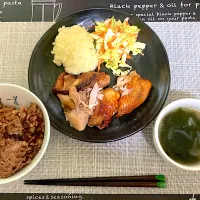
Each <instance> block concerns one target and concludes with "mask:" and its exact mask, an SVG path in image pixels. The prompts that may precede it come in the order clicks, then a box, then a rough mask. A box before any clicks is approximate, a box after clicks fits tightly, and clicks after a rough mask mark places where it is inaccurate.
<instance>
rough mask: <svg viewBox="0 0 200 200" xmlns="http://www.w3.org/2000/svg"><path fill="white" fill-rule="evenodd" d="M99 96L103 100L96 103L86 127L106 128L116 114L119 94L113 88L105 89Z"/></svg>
mask: <svg viewBox="0 0 200 200" xmlns="http://www.w3.org/2000/svg"><path fill="white" fill-rule="evenodd" d="M101 94H102V95H103V99H102V100H99V101H98V104H97V105H96V107H95V108H94V112H93V115H92V116H91V117H90V118H89V122H88V126H90V127H93V126H97V127H98V128H99V129H103V128H105V127H108V125H109V123H110V121H111V119H112V117H113V115H114V114H115V113H116V112H117V109H118V105H119V104H118V102H119V98H120V94H119V92H118V91H116V90H115V89H113V88H106V89H105V90H103V91H102V93H101Z"/></svg>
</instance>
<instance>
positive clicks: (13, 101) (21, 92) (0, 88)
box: [0, 84, 50, 184]
mask: <svg viewBox="0 0 200 200" xmlns="http://www.w3.org/2000/svg"><path fill="white" fill-rule="evenodd" d="M0 98H1V102H2V103H3V104H4V105H6V106H14V107H16V108H20V107H21V106H29V104H30V103H31V102H33V103H36V104H37V105H38V106H39V107H40V108H41V110H42V113H43V117H44V122H45V132H44V139H43V143H42V146H41V149H40V150H39V151H38V153H37V154H36V156H35V157H34V158H33V160H32V162H31V163H30V164H28V165H27V166H26V167H24V168H22V169H21V170H19V171H18V172H16V173H15V174H14V175H12V176H10V177H8V178H2V179H1V178H0V184H5V183H9V182H12V181H15V180H17V179H19V178H21V177H23V176H24V175H26V174H27V173H29V172H30V171H31V170H32V169H33V168H34V167H35V166H36V165H37V164H38V162H39V161H40V160H41V159H42V157H43V155H44V153H45V151H46V148H47V146H48V143H49V139H50V120H49V116H48V113H47V111H46V108H45V107H44V105H43V103H42V102H41V101H40V99H39V98H38V97H37V96H36V95H34V94H33V93H32V92H30V91H29V90H27V89H25V88H23V87H20V86H18V85H14V84H0Z"/></svg>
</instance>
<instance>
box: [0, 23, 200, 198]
mask: <svg viewBox="0 0 200 200" xmlns="http://www.w3.org/2000/svg"><path fill="white" fill-rule="evenodd" d="M51 25H52V23H0V30H1V31H0V32H1V37H0V74H1V75H0V82H1V83H2V82H5V83H14V84H18V85H20V86H23V87H26V88H28V76H27V73H28V64H29V59H30V56H31V53H32V50H33V48H34V46H35V45H36V43H37V41H38V40H39V39H40V37H41V36H42V35H43V33H44V32H45V31H46V30H47V29H48V28H49V27H50V26H51ZM148 25H150V26H151V27H152V28H153V29H154V30H155V32H156V33H157V34H158V35H159V37H160V39H161V40H162V41H163V43H164V45H165V47H166V50H167V52H168V56H169V61H170V65H171V76H172V80H171V89H170V92H169V96H168V99H167V102H166V104H168V103H169V102H171V101H174V100H176V99H180V98H183V97H194V98H200V86H199V80H200V56H199V52H200V50H199V49H200V37H199V32H200V23H197V22H195V23H180V22H178V23H164V22H163V23H155V22H154V23H148ZM152 127H153V122H152V123H151V124H150V125H149V126H148V127H146V128H145V129H144V130H143V131H141V132H139V133H137V134H136V135H133V136H131V137H129V138H126V139H123V140H120V141H117V142H113V143H107V144H92V143H85V142H81V141H77V140H74V139H71V138H69V137H67V136H65V135H63V134H62V133H60V132H58V131H57V130H55V129H54V128H53V127H52V128H51V139H50V144H49V146H48V149H47V152H46V154H45V156H44V157H43V159H42V160H41V162H40V163H39V164H38V165H37V167H36V168H34V169H33V170H32V171H31V172H30V173H29V174H28V175H26V176H25V177H23V178H22V179H20V180H18V181H15V182H13V183H10V184H7V185H0V192H11V193H14V192H17V193H19V192H25V193H30V192H58V193H62V192H64V193H99V194H101V193H102V194H103V193H104V194H105V193H107V194H109V193H110V194H114V193H115V194H127V193H129V194H133V193H142V194H144V193H199V192H200V189H199V188H200V180H199V176H200V172H186V171H182V170H179V169H176V168H174V167H172V166H170V165H168V164H166V163H164V161H163V159H162V158H160V156H159V155H158V153H157V152H156V150H155V148H154V145H153V139H152ZM158 173H162V174H165V175H166V176H167V179H168V184H167V188H166V189H163V190H161V189H151V188H101V187H55V186H27V185H26V186H25V185H23V180H24V179H36V178H37V179H39V178H63V177H89V176H90V177H91V176H117V175H121V176H123V175H127V176H128V175H140V174H158Z"/></svg>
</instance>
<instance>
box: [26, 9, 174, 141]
mask: <svg viewBox="0 0 200 200" xmlns="http://www.w3.org/2000/svg"><path fill="white" fill-rule="evenodd" d="M90 10H107V11H112V12H116V13H121V14H126V15H127V16H128V17H130V18H132V17H134V18H137V19H138V20H139V21H140V22H141V23H143V24H144V23H145V22H143V21H142V20H140V19H139V18H138V17H136V16H135V15H133V16H132V15H130V14H128V13H125V12H122V11H116V10H112V9H108V8H89V9H84V10H80V11H77V12H74V13H72V14H70V15H67V16H66V17H63V18H62V19H60V20H58V21H57V22H56V23H55V24H53V25H52V26H51V27H50V28H49V29H48V30H47V31H46V32H45V33H44V34H43V36H42V37H41V38H40V40H39V41H38V42H37V44H36V45H35V47H34V49H33V52H32V54H31V58H30V61H29V67H28V85H29V89H30V90H31V91H32V92H33V93H34V91H33V88H32V86H31V83H30V76H31V74H30V70H29V69H30V66H31V63H32V58H33V55H34V53H35V51H36V50H37V47H38V45H39V44H40V42H41V41H42V40H43V38H45V36H46V35H47V34H48V33H49V32H50V31H51V28H52V27H54V26H56V24H57V23H59V22H60V21H62V20H63V19H65V18H68V17H69V16H71V15H74V14H78V13H80V12H84V11H90ZM145 26H146V27H147V28H149V29H150V30H151V31H152V32H153V33H154V35H155V36H156V37H157V39H158V41H159V42H160V45H161V46H162V48H163V50H164V54H165V57H166V62H167V69H168V74H169V79H168V83H167V85H166V88H167V89H166V93H165V96H164V97H163V99H162V103H161V104H160V105H161V106H160V108H159V109H158V110H157V112H155V113H154V115H152V116H151V118H149V120H148V121H147V122H146V123H145V124H144V125H143V126H141V127H140V128H138V129H137V130H135V131H133V132H130V131H129V132H128V133H127V132H126V134H125V135H124V136H120V137H117V138H115V139H105V140H104V139H103V140H90V139H88V140H86V139H82V138H79V137H76V136H73V135H70V134H69V133H66V132H64V131H62V130H61V129H59V127H56V126H55V124H54V123H53V122H52V120H51V116H49V118H50V123H51V125H52V126H53V127H54V128H55V129H57V130H58V131H60V132H61V133H63V134H64V135H66V136H68V137H70V138H73V139H76V140H79V141H83V142H89V143H108V142H115V141H118V140H122V139H125V138H127V137H130V136H132V135H134V134H136V133H138V132H139V131H141V130H143V129H144V128H145V127H146V126H148V125H149V124H150V123H151V122H152V121H153V120H154V119H155V118H156V116H157V115H158V114H159V112H160V111H161V110H162V108H163V106H164V104H165V102H166V99H167V97H168V94H169V89H170V84H171V72H170V64H169V59H168V55H167V51H166V48H165V46H164V45H163V43H162V41H161V40H160V38H159V37H158V35H157V34H156V33H155V32H154V30H153V29H152V28H151V27H150V26H148V25H147V24H146V23H145ZM34 94H35V93H34ZM36 96H37V95H36Z"/></svg>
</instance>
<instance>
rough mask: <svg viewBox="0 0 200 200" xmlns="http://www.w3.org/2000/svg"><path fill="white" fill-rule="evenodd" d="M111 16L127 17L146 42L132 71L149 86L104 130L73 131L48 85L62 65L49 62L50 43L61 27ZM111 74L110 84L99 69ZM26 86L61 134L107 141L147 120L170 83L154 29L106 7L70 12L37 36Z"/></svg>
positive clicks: (157, 108) (135, 129) (87, 25)
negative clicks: (129, 110)
mask: <svg viewBox="0 0 200 200" xmlns="http://www.w3.org/2000/svg"><path fill="white" fill-rule="evenodd" d="M112 16H114V17H115V19H121V20H124V19H125V18H126V17H127V16H128V17H130V20H129V22H130V24H132V25H136V26H138V27H139V28H140V29H141V32H140V33H139V38H138V40H139V41H141V42H144V43H146V49H145V50H144V56H141V57H140V58H136V59H135V60H132V61H131V63H129V64H131V65H132V66H133V70H136V71H137V73H139V74H140V75H141V77H143V78H146V79H149V80H150V81H151V82H152V84H153V87H152V89H151V92H150V94H149V96H148V98H147V100H146V101H145V102H144V103H143V104H142V105H141V106H140V107H138V108H137V109H135V110H134V111H133V112H132V113H131V114H128V115H125V116H123V117H121V118H119V119H118V118H113V120H112V121H111V123H110V126H109V127H108V128H106V129H103V130H99V129H98V128H90V127H86V129H85V130H84V131H81V132H79V131H77V130H75V129H74V128H72V127H70V125H69V123H68V122H66V120H65V117H64V115H63V111H62V108H61V104H60V102H59V100H58V99H57V97H56V96H55V95H54V94H53V93H52V87H53V85H54V83H55V81H56V79H57V77H58V75H59V74H60V73H61V72H63V71H64V69H63V67H62V66H61V67H57V66H56V65H55V64H54V63H53V62H52V60H53V55H52V54H51V50H52V48H53V46H52V43H53V41H54V39H55V37H56V35H57V34H58V28H59V27H61V26H72V25H75V24H79V25H82V26H84V27H85V28H86V29H89V28H90V27H92V26H93V25H94V24H95V22H96V21H104V20H105V19H107V18H110V17H112ZM101 70H102V71H105V72H106V73H108V74H109V75H110V76H111V83H110V86H113V85H114V84H115V83H116V77H114V76H113V75H112V73H111V71H110V70H108V69H107V68H105V67H102V68H101ZM28 73H29V77H28V80H29V87H30V90H31V91H32V92H34V93H35V94H36V95H37V96H38V97H39V98H40V99H41V101H42V102H43V103H44V105H45V106H46V108H47V110H48V113H49V116H50V120H51V124H52V125H53V126H54V127H55V128H56V129H58V130H59V131H61V132H62V133H64V134H66V135H68V136H70V137H72V138H75V139H79V140H83V141H88V142H109V141H115V140H118V139H122V138H124V137H127V136H130V135H132V134H134V133H136V132H138V131H139V130H141V129H142V128H144V127H145V126H146V125H147V124H148V123H150V122H151V121H152V120H153V119H154V117H155V116H156V115H157V113H158V112H159V111H160V109H161V107H162V106H163V104H164V102H165V100H166V97H167V94H168V90H169V85H170V68H169V62H168V57H167V54H166V51H165V48H164V46H163V44H162V42H161V41H160V39H159V38H158V36H157V35H156V34H155V32H154V31H153V30H152V29H151V28H150V27H149V26H147V25H146V24H145V23H143V22H142V21H140V20H139V19H138V18H136V17H134V16H131V15H128V14H125V13H121V12H117V11H114V10H109V9H90V10H85V11H80V12H78V13H74V14H72V15H70V16H68V17H66V18H64V19H62V20H61V21H59V22H57V23H56V24H54V25H53V26H52V27H51V28H50V29H49V30H48V31H47V32H46V33H45V34H44V36H43V37H42V38H41V39H40V41H39V42H38V44H37V45H36V47H35V49H34V51H33V53H32V56H31V60H30V65H29V72H28Z"/></svg>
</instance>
